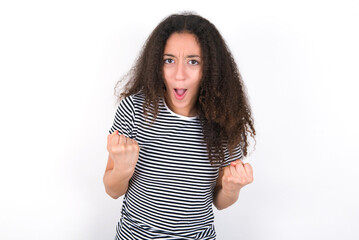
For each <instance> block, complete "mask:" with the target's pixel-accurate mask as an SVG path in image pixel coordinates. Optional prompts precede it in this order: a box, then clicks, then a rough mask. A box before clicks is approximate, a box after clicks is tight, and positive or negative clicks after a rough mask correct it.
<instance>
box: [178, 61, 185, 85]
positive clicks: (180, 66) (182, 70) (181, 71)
mask: <svg viewBox="0 0 359 240" xmlns="http://www.w3.org/2000/svg"><path fill="white" fill-rule="evenodd" d="M185 71H186V69H185V65H184V63H183V62H182V61H180V62H179V63H178V64H177V68H176V80H184V79H185V75H186V72H185Z"/></svg>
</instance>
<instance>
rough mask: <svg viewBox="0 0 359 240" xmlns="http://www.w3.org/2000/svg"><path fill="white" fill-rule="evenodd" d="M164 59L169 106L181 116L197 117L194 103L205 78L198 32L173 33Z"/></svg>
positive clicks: (166, 96)
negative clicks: (196, 33)
mask: <svg viewBox="0 0 359 240" xmlns="http://www.w3.org/2000/svg"><path fill="white" fill-rule="evenodd" d="M163 61H164V65H163V76H164V79H165V85H166V93H165V99H166V103H167V105H168V107H169V108H170V109H171V110H172V111H173V112H175V113H177V114H179V115H182V116H187V117H192V116H196V115H197V112H196V109H195V104H196V101H197V98H198V93H199V86H200V81H201V78H202V57H201V47H200V45H199V43H198V42H197V40H196V37H195V35H193V34H190V33H173V34H172V35H171V36H170V37H169V38H168V40H167V42H166V45H165V50H164V54H163Z"/></svg>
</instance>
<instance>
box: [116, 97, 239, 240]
mask: <svg viewBox="0 0 359 240" xmlns="http://www.w3.org/2000/svg"><path fill="white" fill-rule="evenodd" d="M143 102H144V96H143V94H142V93H141V92H140V93H138V94H135V95H131V96H129V97H127V98H125V99H123V100H122V101H121V103H120V105H119V106H118V108H117V111H116V115H115V119H114V123H113V126H112V127H111V129H110V131H109V132H110V133H112V132H114V131H115V130H118V131H119V134H124V135H125V136H126V137H129V138H133V139H135V140H136V141H137V142H138V144H139V145H140V148H141V150H140V155H139V159H138V162H137V165H136V169H135V172H134V174H133V177H132V178H131V180H130V183H129V188H128V191H127V193H126V194H125V196H124V201H123V206H122V215H121V218H120V220H119V222H118V225H117V228H116V230H117V235H116V239H215V237H216V233H215V229H214V225H213V219H214V216H213V211H212V202H213V189H214V186H215V183H216V179H217V176H218V169H219V167H220V166H218V165H217V166H211V164H210V163H209V160H208V156H207V150H206V145H205V143H203V134H202V129H201V125H200V121H199V119H198V118H197V117H184V116H181V115H178V114H176V113H174V112H172V111H171V110H170V109H169V108H168V107H167V105H166V102H165V101H164V99H161V100H160V103H159V115H158V116H157V118H156V119H155V122H154V124H153V125H150V122H149V121H148V120H147V121H146V120H145V117H144V114H143V110H142V104H143ZM150 117H153V116H152V115H151V114H150ZM241 157H242V153H241V149H240V147H239V146H238V148H237V149H236V151H235V152H234V155H233V156H231V157H230V156H229V154H228V151H227V152H226V154H225V161H224V163H223V164H222V166H225V165H228V164H229V163H230V162H231V161H233V160H236V159H238V158H241Z"/></svg>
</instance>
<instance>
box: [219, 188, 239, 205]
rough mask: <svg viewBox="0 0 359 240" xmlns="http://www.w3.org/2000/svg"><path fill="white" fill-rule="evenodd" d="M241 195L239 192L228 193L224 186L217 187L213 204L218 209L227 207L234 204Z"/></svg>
mask: <svg viewBox="0 0 359 240" xmlns="http://www.w3.org/2000/svg"><path fill="white" fill-rule="evenodd" d="M238 197H239V191H238V192H237V193H226V192H225V191H223V188H217V189H216V190H215V192H214V198H213V204H214V206H215V207H216V208H217V209H218V210H222V209H225V208H227V207H229V206H231V205H232V204H234V203H235V202H236V201H237V200H238Z"/></svg>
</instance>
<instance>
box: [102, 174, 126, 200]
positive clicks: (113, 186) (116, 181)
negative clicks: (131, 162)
mask: <svg viewBox="0 0 359 240" xmlns="http://www.w3.org/2000/svg"><path fill="white" fill-rule="evenodd" d="M131 177H132V173H131V172H128V173H126V172H123V171H119V170H117V169H116V168H113V169H110V170H107V171H106V173H105V175H104V177H103V183H104V185H105V189H106V193H107V194H108V195H110V196H111V197H112V198H114V199H117V198H119V197H121V196H122V195H123V194H125V193H126V191H127V188H128V182H129V181H130V179H131Z"/></svg>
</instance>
